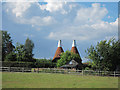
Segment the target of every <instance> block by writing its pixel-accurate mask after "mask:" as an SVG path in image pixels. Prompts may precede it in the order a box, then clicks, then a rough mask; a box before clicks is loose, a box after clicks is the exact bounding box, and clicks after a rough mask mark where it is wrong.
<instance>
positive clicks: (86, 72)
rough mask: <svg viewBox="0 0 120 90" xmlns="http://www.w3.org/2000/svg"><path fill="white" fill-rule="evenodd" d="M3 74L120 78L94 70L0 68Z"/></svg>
mask: <svg viewBox="0 0 120 90" xmlns="http://www.w3.org/2000/svg"><path fill="white" fill-rule="evenodd" d="M0 71H1V72H33V73H61V74H76V75H81V76H84V75H94V76H114V77H116V76H120V71H94V70H74V69H58V68H26V67H0Z"/></svg>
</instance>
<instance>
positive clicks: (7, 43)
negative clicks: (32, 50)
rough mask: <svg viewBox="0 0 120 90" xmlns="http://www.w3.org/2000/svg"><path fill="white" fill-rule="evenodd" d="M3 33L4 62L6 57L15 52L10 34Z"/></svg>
mask: <svg viewBox="0 0 120 90" xmlns="http://www.w3.org/2000/svg"><path fill="white" fill-rule="evenodd" d="M1 32H2V60H4V59H5V56H6V55H7V54H9V53H10V52H12V51H13V48H14V46H13V44H12V39H11V36H10V33H8V32H7V31H1Z"/></svg>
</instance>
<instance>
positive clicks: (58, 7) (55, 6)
mask: <svg viewBox="0 0 120 90" xmlns="http://www.w3.org/2000/svg"><path fill="white" fill-rule="evenodd" d="M45 2H47V4H43V5H40V4H38V5H39V7H40V9H42V10H47V11H49V12H56V11H60V12H61V14H67V11H65V10H64V9H63V6H64V5H65V4H66V2H51V1H47V0H45Z"/></svg>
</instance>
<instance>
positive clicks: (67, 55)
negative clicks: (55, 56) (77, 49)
mask: <svg viewBox="0 0 120 90" xmlns="http://www.w3.org/2000/svg"><path fill="white" fill-rule="evenodd" d="M71 60H76V61H77V60H80V56H79V55H78V54H75V53H72V52H70V51H66V52H64V53H61V55H60V59H59V60H58V61H57V67H60V66H62V65H65V64H67V63H69V62H70V61H71Z"/></svg>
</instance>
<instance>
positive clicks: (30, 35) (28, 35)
mask: <svg viewBox="0 0 120 90" xmlns="http://www.w3.org/2000/svg"><path fill="white" fill-rule="evenodd" d="M24 36H25V37H34V35H32V34H24Z"/></svg>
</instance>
